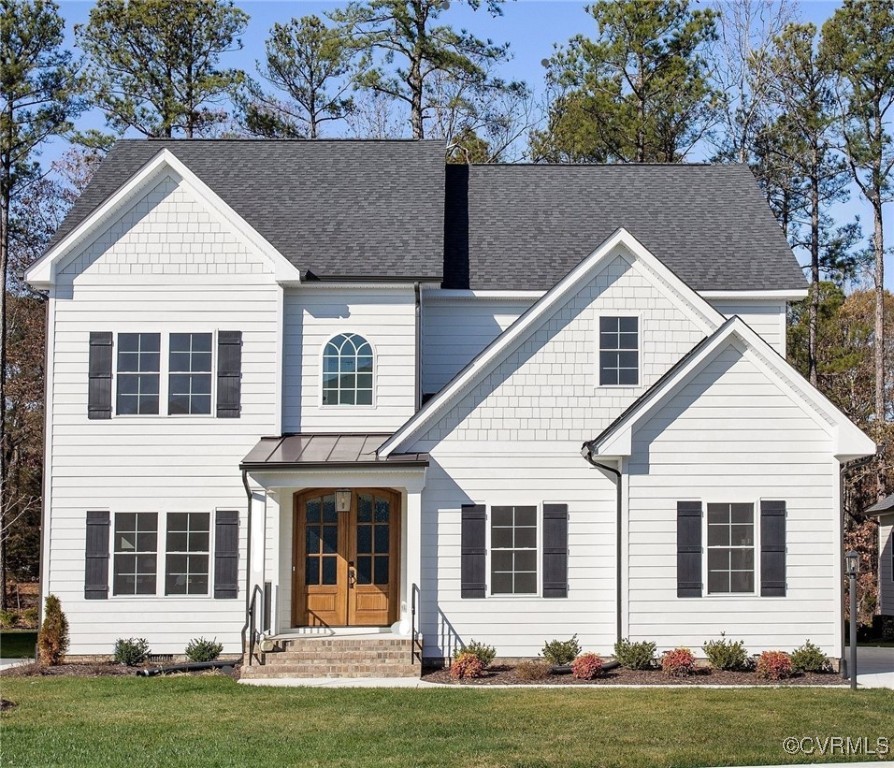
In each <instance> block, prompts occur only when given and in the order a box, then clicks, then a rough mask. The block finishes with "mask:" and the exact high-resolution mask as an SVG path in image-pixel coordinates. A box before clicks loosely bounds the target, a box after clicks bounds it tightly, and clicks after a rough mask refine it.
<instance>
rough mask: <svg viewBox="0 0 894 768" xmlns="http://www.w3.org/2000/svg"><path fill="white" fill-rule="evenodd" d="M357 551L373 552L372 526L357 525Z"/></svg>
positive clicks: (362, 552) (363, 552)
mask: <svg viewBox="0 0 894 768" xmlns="http://www.w3.org/2000/svg"><path fill="white" fill-rule="evenodd" d="M357 551H358V552H359V553H361V554H367V553H369V552H372V526H371V525H358V526H357Z"/></svg>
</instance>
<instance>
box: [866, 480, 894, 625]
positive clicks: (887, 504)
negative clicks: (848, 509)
mask: <svg viewBox="0 0 894 768" xmlns="http://www.w3.org/2000/svg"><path fill="white" fill-rule="evenodd" d="M866 514H868V515H874V516H875V517H877V518H878V523H879V525H878V612H879V613H880V614H881V615H882V616H890V617H892V618H894V494H891V495H890V496H886V497H885V498H884V499H882V500H881V501H880V502H878V504H873V505H872V506H871V507H870V508H869V509H867V510H866Z"/></svg>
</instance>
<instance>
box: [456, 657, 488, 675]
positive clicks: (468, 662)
mask: <svg viewBox="0 0 894 768" xmlns="http://www.w3.org/2000/svg"><path fill="white" fill-rule="evenodd" d="M483 672H484V664H482V663H481V659H479V658H478V657H477V656H476V655H475V654H474V653H461V654H460V655H459V656H457V657H456V658H455V659H454V660H453V664H451V665H450V677H452V678H453V679H454V680H463V679H467V678H472V677H481V674H482V673H483Z"/></svg>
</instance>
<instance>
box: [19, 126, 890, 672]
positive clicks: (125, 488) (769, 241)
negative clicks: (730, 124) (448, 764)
mask: <svg viewBox="0 0 894 768" xmlns="http://www.w3.org/2000/svg"><path fill="white" fill-rule="evenodd" d="M443 157H444V152H443V146H442V145H441V144H440V143H439V142H431V141H423V142H413V141H362V142H360V141H314V142H309V141H308V142H304V141H242V140H235V141H229V140H218V141H176V142H172V141H121V142H119V143H118V144H117V145H116V146H115V147H114V148H113V149H112V151H111V153H110V154H109V156H108V158H107V159H106V160H105V162H104V163H103V165H102V166H101V168H100V169H99V171H98V172H97V174H96V177H95V178H94V180H93V182H92V183H91V184H90V186H89V187H88V189H87V190H86V191H85V192H84V194H83V195H82V197H81V199H80V200H79V201H78V203H77V205H76V206H75V207H74V209H73V210H72V212H71V214H70V215H69V217H68V218H67V219H66V221H65V222H64V224H63V226H62V228H61V230H60V232H59V233H58V234H57V236H56V238H55V239H54V241H53V243H52V244H51V247H50V248H49V250H48V251H47V253H46V255H45V256H44V257H43V258H42V259H41V260H40V261H39V262H38V263H37V264H35V265H34V266H33V267H32V268H31V269H30V271H29V272H28V275H27V277H28V280H29V281H30V283H31V285H32V286H34V287H35V288H37V289H41V290H45V291H47V292H48V296H49V302H48V320H49V325H48V360H47V371H48V375H47V422H46V476H45V478H46V479H45V483H46V488H45V516H44V525H43V574H42V584H43V589H44V592H45V593H49V592H52V593H54V594H56V595H58V596H59V597H60V598H61V601H62V605H63V609H64V610H65V612H66V614H67V616H68V619H69V621H70V625H71V629H70V632H71V653H72V654H107V653H109V652H110V651H111V649H112V646H113V644H114V642H115V639H116V638H118V637H131V636H137V637H145V638H146V639H147V640H148V641H149V643H150V645H151V646H152V649H153V651H154V652H156V653H173V654H178V653H182V651H183V648H184V646H185V645H186V643H187V642H188V641H189V640H190V639H191V638H193V637H197V636H200V635H203V636H205V637H212V636H216V637H217V638H218V639H219V640H221V641H222V642H223V643H224V646H225V650H226V652H229V653H239V652H241V651H242V649H243V642H244V641H245V638H246V637H248V638H249V640H250V641H251V642H252V647H254V640H256V639H257V638H258V637H259V636H261V635H262V634H263V635H264V636H265V637H273V638H275V639H276V640H277V641H278V642H277V644H275V646H274V647H275V648H277V649H280V650H282V649H285V650H286V651H288V650H289V649H291V650H292V651H300V650H302V649H303V650H307V648H306V647H305V646H300V645H296V644H295V643H296V642H297V641H298V640H299V639H303V640H306V641H307V642H313V641H315V640H319V639H320V638H329V639H330V640H331V639H332V638H335V639H338V638H342V637H354V638H355V640H356V642H360V641H361V640H365V639H369V638H370V637H372V638H373V642H375V643H378V645H377V646H376V647H380V648H381V647H382V645H383V644H385V645H387V643H388V642H390V641H391V640H393V641H394V642H395V643H398V645H396V646H395V647H396V648H401V649H402V648H410V647H412V648H414V649H415V650H416V651H417V656H418V651H419V650H420V648H421V654H422V655H424V656H425V657H427V658H431V659H437V658H443V657H445V656H447V655H449V654H450V653H451V651H452V650H453V649H454V648H455V647H456V646H457V644H459V643H464V642H468V641H469V640H470V639H473V638H474V639H476V640H479V641H483V642H487V643H490V644H493V645H495V646H496V648H497V651H498V653H499V655H501V656H503V657H520V656H533V655H536V653H537V652H538V651H539V650H540V649H541V647H542V645H543V643H544V641H545V640H549V639H553V638H567V637H568V636H570V635H572V634H574V633H577V635H578V636H579V638H580V642H581V643H582V645H583V646H584V647H585V649H588V650H593V651H596V652H599V653H606V654H607V653H611V650H612V646H613V644H614V643H615V641H616V640H617V639H618V638H619V637H628V638H630V639H633V640H652V641H655V642H656V643H657V644H658V646H659V648H668V647H674V646H680V645H683V646H689V647H691V648H694V649H698V648H700V647H701V644H702V643H703V642H704V641H705V640H707V639H711V638H716V637H718V636H719V635H720V633H721V632H726V634H727V636H729V637H731V638H737V639H738V638H741V639H743V640H744V641H745V643H746V645H747V647H748V649H749V650H750V651H753V652H757V651H761V650H765V649H783V650H791V649H792V648H794V647H795V646H797V645H800V644H802V643H803V642H804V641H805V640H806V639H808V638H809V639H810V640H812V641H813V642H814V643H816V644H818V645H819V646H820V647H821V648H822V649H823V650H824V651H825V652H826V653H827V654H829V655H831V656H833V657H836V658H837V657H838V656H839V655H840V653H841V642H842V594H841V588H842V586H841V578H840V574H841V526H840V523H839V516H840V510H839V467H840V464H841V462H843V461H847V460H850V459H853V458H856V457H860V456H865V455H869V454H872V453H873V452H874V450H875V446H874V445H873V443H872V442H871V441H870V440H869V439H868V438H867V437H866V436H865V435H863V434H862V433H861V432H860V431H859V430H858V429H857V428H856V427H855V426H854V425H853V424H852V423H851V422H850V421H848V419H847V418H846V417H845V416H844V415H843V414H842V413H841V412H840V411H838V410H837V409H836V408H835V407H834V406H833V405H832V404H831V403H830V402H829V401H828V400H826V399H825V398H824V397H823V396H822V395H821V394H820V393H819V392H818V391H816V390H815V389H813V388H812V387H810V385H809V384H808V383H807V382H806V381H805V380H804V379H803V378H802V377H801V376H800V375H799V374H798V373H797V372H796V371H795V370H793V369H792V367H791V366H790V365H788V363H786V361H785V343H786V342H785V319H786V307H787V303H788V302H789V301H793V300H798V299H801V298H803V297H804V296H805V295H806V285H805V281H804V278H803V276H802V273H801V270H800V268H799V267H798V265H797V262H796V260H795V258H794V256H793V254H792V253H791V251H790V250H789V248H788V246H787V244H786V242H785V239H784V237H783V235H782V232H781V231H780V229H779V227H778V226H777V225H776V223H775V222H774V220H773V218H772V216H771V214H770V211H769V210H768V208H767V206H766V204H765V203H764V201H763V198H762V195H761V193H760V191H759V190H758V187H757V185H756V183H755V181H754V179H753V177H752V175H751V173H750V172H749V170H748V169H747V168H746V167H743V166H735V165H642V166H628V165H625V166H548V165H518V166H514V165H513V166H499V165H497V166H469V167H466V166H447V167H445V165H444V160H443ZM400 643H403V645H399V644H400ZM266 647H270V645H268V646H266ZM313 647H314V648H316V649H320V648H324V647H325V648H331V647H332V643H331V642H330V643H329V644H328V645H325V646H324V645H322V644H320V645H317V646H313ZM342 647H351V648H352V649H353V650H356V649H357V647H358V646H357V645H352V646H342ZM402 652H403V651H401V653H402ZM327 653H329V651H327ZM386 655H387V654H386ZM260 658H262V660H263V661H264V662H265V665H266V666H267V667H268V668H269V669H271V670H275V669H276V665H275V662H276V658H277V654H276V653H268V654H266V655H264V656H261V657H260ZM280 658H281V659H285V658H290V659H291V660H292V661H293V662H294V663H297V662H296V661H295V659H300V658H310V657H307V656H306V657H301V654H300V653H293V654H292V655H291V656H289V654H288V653H286V654H283V655H281V656H280ZM379 658H380V660H381V659H384V658H385V656H380V657H379ZM308 663H309V662H308ZM327 663H331V664H332V665H333V666H332V667H331V668H330V669H329V670H328V671H329V672H330V673H339V672H345V671H346V670H345V669H343V668H341V667H336V666H334V665H335V664H336V662H335V661H329V662H327ZM293 666H294V664H293ZM308 668H309V667H308ZM281 669H282V670H283V672H284V673H285V672H288V671H289V669H291V671H292V672H293V673H294V672H295V669H293V668H291V667H287V666H282V667H281ZM364 670H366V671H368V672H369V673H372V672H373V671H375V670H374V669H373V667H372V666H370V667H368V668H367V667H363V668H360V667H357V669H356V670H355V671H354V672H355V673H356V674H363V673H364Z"/></svg>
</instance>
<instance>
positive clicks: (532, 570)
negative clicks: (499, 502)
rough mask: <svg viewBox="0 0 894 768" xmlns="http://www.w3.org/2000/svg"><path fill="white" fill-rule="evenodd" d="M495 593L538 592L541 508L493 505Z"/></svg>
mask: <svg viewBox="0 0 894 768" xmlns="http://www.w3.org/2000/svg"><path fill="white" fill-rule="evenodd" d="M490 546H491V555H490V562H491V569H490V570H491V574H490V583H491V594H493V595H535V594H537V507H535V506H531V507H491V530H490Z"/></svg>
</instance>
